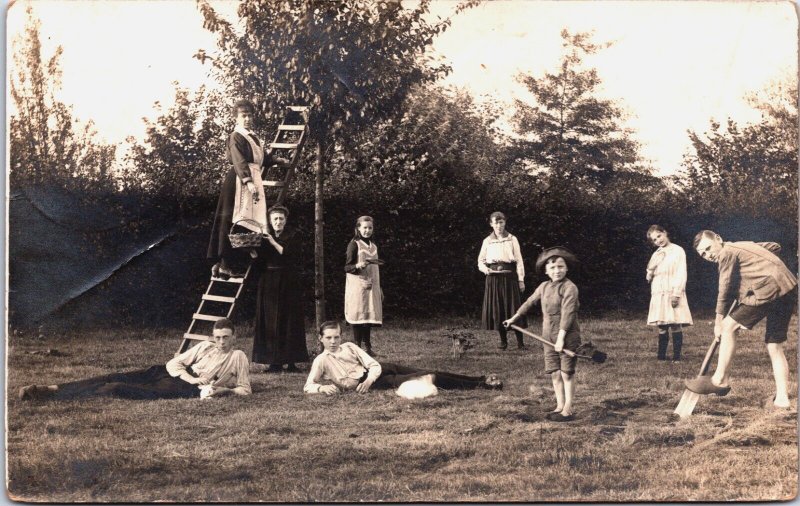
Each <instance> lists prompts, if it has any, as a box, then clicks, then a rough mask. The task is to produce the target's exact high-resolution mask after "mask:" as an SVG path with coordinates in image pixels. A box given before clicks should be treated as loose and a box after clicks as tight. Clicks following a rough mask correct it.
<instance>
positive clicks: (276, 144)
mask: <svg viewBox="0 0 800 506" xmlns="http://www.w3.org/2000/svg"><path fill="white" fill-rule="evenodd" d="M269 147H271V148H272V149H295V148H297V144H290V143H288V142H273V143H272V144H270V145H269Z"/></svg>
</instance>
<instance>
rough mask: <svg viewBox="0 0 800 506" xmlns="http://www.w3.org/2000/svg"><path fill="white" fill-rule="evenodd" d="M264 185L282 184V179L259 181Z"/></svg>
mask: <svg viewBox="0 0 800 506" xmlns="http://www.w3.org/2000/svg"><path fill="white" fill-rule="evenodd" d="M261 184H263V185H264V186H283V181H261Z"/></svg>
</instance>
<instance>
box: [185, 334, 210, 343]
mask: <svg viewBox="0 0 800 506" xmlns="http://www.w3.org/2000/svg"><path fill="white" fill-rule="evenodd" d="M183 338H184V339H193V340H195V341H210V340H211V336H204V335H203V334H189V333H186V334H184V335H183Z"/></svg>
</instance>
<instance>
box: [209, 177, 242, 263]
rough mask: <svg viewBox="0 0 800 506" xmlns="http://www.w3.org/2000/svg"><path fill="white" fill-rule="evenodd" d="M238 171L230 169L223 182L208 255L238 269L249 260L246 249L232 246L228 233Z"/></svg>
mask: <svg viewBox="0 0 800 506" xmlns="http://www.w3.org/2000/svg"><path fill="white" fill-rule="evenodd" d="M236 177H237V176H236V171H234V170H233V169H230V170H229V171H228V173H227V174H226V175H225V180H224V181H223V182H222V189H221V190H220V193H219V200H218V201H217V211H216V212H215V213H214V224H213V225H212V226H211V239H210V240H209V242H208V251H207V252H206V257H207V258H208V259H209V260H211V262H212V263H213V262H217V261H219V260H223V261H224V262H225V265H226V266H227V267H231V268H234V269H236V270H238V269H241V268H242V267H245V266H246V265H247V262H248V261H249V258H248V254H247V252H246V251H244V250H242V249H238V248H234V247H233V246H231V241H230V239H228V234H229V233H230V231H231V226H232V225H233V223H232V221H233V207H234V202H235V201H236Z"/></svg>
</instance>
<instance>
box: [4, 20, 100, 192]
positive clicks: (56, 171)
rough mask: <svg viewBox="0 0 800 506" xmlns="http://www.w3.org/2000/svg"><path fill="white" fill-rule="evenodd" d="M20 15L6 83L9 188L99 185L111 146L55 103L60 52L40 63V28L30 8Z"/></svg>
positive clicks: (59, 79) (56, 100)
mask: <svg viewBox="0 0 800 506" xmlns="http://www.w3.org/2000/svg"><path fill="white" fill-rule="evenodd" d="M26 15H27V17H28V22H27V24H26V25H25V31H24V33H23V34H21V35H20V36H19V37H17V38H16V39H15V40H14V42H13V57H12V61H13V65H12V68H11V69H10V70H11V75H10V78H9V87H10V94H11V100H12V104H13V106H14V108H15V109H16V110H15V111H14V113H13V114H12V115H11V118H10V121H9V127H10V128H9V140H10V160H9V161H10V172H11V174H10V180H11V184H12V186H19V185H24V184H40V183H43V182H58V183H62V184H75V183H80V184H82V185H86V184H92V183H101V184H105V183H107V182H108V181H109V180H110V178H111V177H112V174H111V167H112V165H113V163H114V157H115V150H116V146H113V145H107V144H103V143H101V142H98V141H97V140H96V131H95V129H94V124H93V123H92V122H91V121H90V122H88V123H86V124H84V126H83V128H78V125H77V123H78V120H77V119H75V118H74V117H73V115H72V108H71V107H70V106H67V105H66V104H64V103H63V102H61V101H59V100H58V99H56V97H55V93H56V92H57V91H58V90H59V89H60V87H61V68H60V63H59V60H60V58H61V54H62V52H63V49H62V48H61V46H59V47H58V48H56V50H55V53H54V54H53V55H52V56H51V57H50V59H49V60H47V61H45V59H44V56H43V55H42V44H41V39H40V37H39V30H40V26H41V23H40V21H39V20H38V19H36V18H35V17H34V15H33V11H32V8H31V6H28V8H27V10H26Z"/></svg>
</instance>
